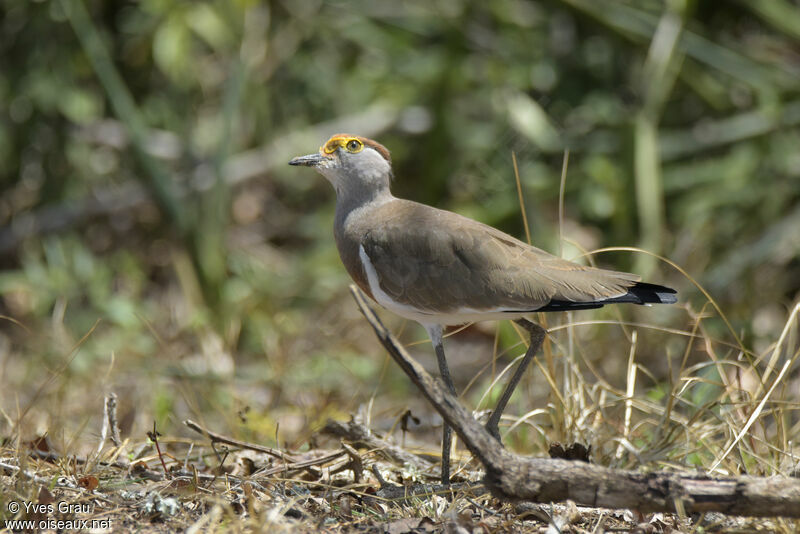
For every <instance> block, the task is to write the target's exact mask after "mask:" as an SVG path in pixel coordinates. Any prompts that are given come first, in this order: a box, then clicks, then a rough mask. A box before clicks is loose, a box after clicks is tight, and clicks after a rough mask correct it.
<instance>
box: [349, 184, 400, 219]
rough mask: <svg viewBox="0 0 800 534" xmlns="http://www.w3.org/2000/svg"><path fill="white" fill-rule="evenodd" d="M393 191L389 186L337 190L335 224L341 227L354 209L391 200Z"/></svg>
mask: <svg viewBox="0 0 800 534" xmlns="http://www.w3.org/2000/svg"><path fill="white" fill-rule="evenodd" d="M392 198H393V197H392V193H391V192H390V191H389V188H388V187H386V188H375V189H367V190H365V189H360V190H358V191H357V192H355V193H354V192H352V191H350V190H344V191H340V190H337V191H336V218H335V220H334V226H335V227H336V228H341V227H342V225H344V222H345V220H346V219H347V216H348V215H350V214H351V213H352V212H353V211H354V210H357V209H359V208H363V207H367V206H369V205H370V204H382V203H384V202H386V201H389V200H391V199H392Z"/></svg>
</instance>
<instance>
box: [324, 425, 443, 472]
mask: <svg viewBox="0 0 800 534" xmlns="http://www.w3.org/2000/svg"><path fill="white" fill-rule="evenodd" d="M322 432H324V433H325V434H331V435H333V436H336V437H339V438H344V439H346V440H347V441H349V442H351V443H354V444H356V445H358V446H361V447H365V448H367V449H372V450H376V451H380V452H381V453H382V454H383V455H385V456H386V457H387V458H388V459H389V460H390V461H392V462H395V463H397V464H400V465H405V464H410V465H418V466H422V467H424V468H427V467H429V466H430V465H431V462H430V461H428V459H427V458H423V457H421V456H417V455H416V454H411V453H409V452H407V451H405V450H403V449H402V448H401V447H398V446H397V445H392V444H391V443H389V442H388V441H386V440H383V439H381V438H379V437H377V436H376V435H375V434H373V433H372V432H370V430H369V429H368V428H367V427H366V426H364V425H363V424H361V423H360V422H359V421H357V420H356V419H352V418H351V419H350V421H348V422H347V423H342V422H339V421H333V420H329V421H328V422H327V423H325V427H324V428H323V429H322Z"/></svg>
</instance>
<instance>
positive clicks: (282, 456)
mask: <svg viewBox="0 0 800 534" xmlns="http://www.w3.org/2000/svg"><path fill="white" fill-rule="evenodd" d="M183 424H184V425H186V426H188V427H189V428H191V429H192V430H194V431H195V432H198V433H200V434H203V435H204V436H206V437H207V438H208V439H210V440H211V443H224V444H225V445H232V446H234V447H239V448H240V449H247V450H251V451H256V452H263V453H264V454H267V455H269V456H272V457H273V458H277V459H279V460H283V461H285V462H296V461H297V460H295V459H294V458H292V457H291V456H290V455H288V454H286V453H285V452H283V451H281V450H279V449H273V448H272V447H265V446H264V445H258V444H257V443H249V442H247V441H240V440H238V439H234V438H231V437H228V436H223V435H222V434H217V433H216V432H213V431H211V430H208V429H207V428H205V427H202V426H200V425H199V424H197V423H195V422H194V421H192V420H191V419H186V420H185V421H184V422H183Z"/></svg>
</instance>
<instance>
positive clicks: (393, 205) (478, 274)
mask: <svg viewBox="0 0 800 534" xmlns="http://www.w3.org/2000/svg"><path fill="white" fill-rule="evenodd" d="M289 165H295V166H306V167H312V168H314V169H315V170H316V171H317V172H319V173H320V174H322V175H323V176H324V177H325V178H326V179H327V180H328V181H329V182H330V183H331V185H333V188H334V190H335V192H336V212H335V216H334V224H333V235H334V239H335V241H336V246H337V248H338V251H339V256H340V258H341V260H342V263H343V264H344V267H345V269H346V270H347V272H348V273H349V275H350V277H351V278H352V279H353V281H354V282H355V283H356V285H358V287H359V288H361V290H362V291H364V292H365V293H366V294H367V295H369V296H370V297H371V298H372V299H373V300H374V301H375V302H377V303H378V304H379V305H380V306H382V307H383V308H385V309H387V310H389V311H391V312H393V313H395V314H397V315H399V316H401V317H404V318H406V319H410V320H413V321H416V322H418V323H419V324H421V325H422V326H423V327H424V328H425V330H426V331H427V333H428V336H429V337H430V339H431V342H432V344H433V347H434V351H435V353H436V358H437V363H438V367H439V373H440V376H441V379H442V381H443V382H444V384H445V386H446V387H447V389H448V390H449V391H450V392H451V393H453V394H455V386H454V384H453V380H452V378H451V375H450V369H449V367H448V365H447V360H446V358H445V353H444V345H443V340H442V333H443V330H444V328H445V327H447V326H452V325H461V324H466V323H472V322H478V321H485V320H505V319H509V320H514V321H516V322H517V323H519V324H520V325H522V326H523V327H524V328H525V329H526V330H528V332H529V334H530V344H529V346H528V349H527V351H526V353H525V356H524V357H523V358H522V360H521V361H520V364H519V365H518V366H517V369H516V371H515V372H514V374H513V375H512V377H511V378H510V380H509V382H508V384H507V386H506V388H505V390H504V392H503V394H502V395H501V397H500V400H499V401H498V403H497V406H496V407H495V410H494V411H493V413H492V414H491V415H490V417H489V420H488V422H487V423H486V428H487V430H488V431H489V432H490V433H491V434H492V436H494V437H495V438H496V439H497V440H498V441H500V433H499V429H498V426H499V422H500V417H501V415H502V412H503V410H504V409H505V407H506V405H507V403H508V401H509V399H510V398H511V394H512V393H513V391H514V389H515V388H516V386H517V384H518V383H519V380H520V379H521V378H522V375H523V373H524V371H525V369H526V368H527V367H528V365H529V364H530V362H531V361H532V359H533V356H534V354H535V353H536V352H537V351H538V350H539V348H540V346H541V345H542V343H543V342H544V339H545V335H546V333H545V331H544V329H542V328H541V327H540V326H538V325H536V324H535V323H533V322H531V321H529V320H528V319H527V318H526V317H527V316H530V315H531V314H533V313H536V312H555V311H570V310H584V309H593V308H600V307H602V306H605V305H607V304H619V303H632V304H642V305H650V304H673V303H675V302H677V292H676V291H675V290H674V289H672V288H669V287H666V286H662V285H658V284H650V283H645V282H642V281H641V277H639V276H638V275H635V274H632V273H626V272H619V271H610V270H605V269H599V268H594V267H589V266H585V265H580V264H577V263H574V262H571V261H568V260H565V259H562V258H560V257H557V256H554V255H552V254H550V253H548V252H546V251H544V250H541V249H539V248H536V247H534V246H532V245H529V244H527V243H525V242H523V241H520V240H518V239H516V238H515V237H512V236H511V235H508V234H506V233H504V232H502V231H500V230H498V229H496V228H493V227H491V226H489V225H486V224H483V223H481V222H478V221H475V220H473V219H470V218H467V217H464V216H462V215H459V214H457V213H453V212H450V211H445V210H442V209H438V208H435V207H432V206H428V205H425V204H420V203H418V202H414V201H411V200H405V199H401V198H397V197H395V196H393V195H392V193H391V188H390V186H391V182H392V180H393V178H394V175H393V172H392V159H391V155H390V153H389V150H387V149H386V147H384V146H383V145H381V144H380V143H378V142H377V141H374V140H372V139H368V138H366V137H362V136H358V135H351V134H343V133H340V134H335V135H333V136H332V137H331V138H330V139H328V141H327V142H325V144H324V145H322V146H321V147H320V148H319V150H318V152H316V153H313V154H308V155H305V156H298V157H295V158H293V159H292V160H291V161H289ZM451 440H452V430H451V429H450V428H449V427H448V425H447V424H446V423H444V425H443V430H442V467H441V471H440V473H441V481H442V484H445V485H447V484H449V482H450V449H451Z"/></svg>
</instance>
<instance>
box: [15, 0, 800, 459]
mask: <svg viewBox="0 0 800 534" xmlns="http://www.w3.org/2000/svg"><path fill="white" fill-rule="evenodd" d="M0 5H2V19H0V55H1V56H2V69H0V104H1V105H0V188H2V192H1V193H0V294H1V298H0V315H2V319H1V320H0V391H1V392H0V409H1V410H2V414H3V417H2V419H0V435H3V436H10V435H16V434H20V435H22V436H24V437H25V439H30V438H31V437H33V436H36V435H41V434H42V433H45V432H48V433H49V435H50V437H51V439H53V440H55V441H56V442H57V443H58V444H59V445H60V446H61V447H63V448H64V449H65V450H70V448H73V449H75V450H78V449H80V447H81V446H82V444H86V443H96V439H97V435H98V432H99V430H98V429H99V426H100V420H101V414H102V399H103V396H104V395H105V394H106V393H107V392H109V391H115V392H116V393H117V394H119V395H120V410H121V412H120V413H121V417H122V421H121V422H122V425H123V433H124V434H125V435H128V436H138V437H139V438H142V439H143V433H144V431H145V430H148V429H151V428H152V424H153V421H154V420H155V421H156V422H157V424H158V426H159V428H160V429H161V430H162V432H173V433H182V432H184V430H182V425H181V424H180V421H181V420H182V419H184V418H186V417H192V418H194V419H199V420H202V421H204V422H206V424H208V425H209V426H210V427H212V428H215V429H217V430H219V431H224V432H228V433H231V434H233V435H236V436H238V437H241V438H244V439H250V440H253V441H258V442H260V443H265V444H270V443H273V444H274V443H276V442H278V443H280V444H281V445H283V444H287V445H289V446H302V445H303V444H304V443H305V442H306V440H307V439H308V438H309V437H310V436H311V435H312V432H313V431H314V430H315V429H317V428H319V426H320V425H321V424H322V423H323V422H324V421H325V419H327V418H328V417H338V418H346V417H347V416H348V415H349V414H350V413H353V412H356V411H358V410H359V409H361V410H365V411H366V413H368V415H369V416H370V417H371V418H372V424H373V426H375V427H376V428H381V429H383V430H387V429H389V428H390V427H391V426H392V424H393V421H396V418H397V417H398V416H399V414H402V413H403V411H405V409H406V408H411V409H412V411H414V413H417V414H423V415H422V416H421V417H422V419H421V423H420V424H419V427H420V429H421V430H420V432H424V431H425V429H426V428H428V427H427V426H426V425H434V424H435V423H436V418H435V417H434V416H432V415H430V414H429V413H428V412H427V411H426V410H428V409H427V408H426V407H425V405H424V403H423V402H422V401H421V399H418V398H417V397H418V395H416V394H415V392H414V391H413V389H412V386H411V385H410V384H409V383H408V382H407V380H406V378H405V377H404V376H402V374H401V372H400V371H399V370H398V369H396V368H395V366H394V364H392V363H391V362H388V361H387V359H386V357H385V355H384V352H383V350H382V349H381V348H380V346H379V345H378V344H377V342H376V341H375V340H374V339H373V336H372V333H371V331H370V330H369V328H368V326H367V325H366V324H365V322H364V321H363V319H362V318H361V317H360V315H359V313H358V311H357V309H356V307H355V305H354V303H353V301H352V299H351V297H350V295H349V293H348V289H347V288H348V284H349V278H348V277H347V274H346V273H345V271H344V269H343V267H342V266H341V264H340V261H339V258H338V254H337V251H336V249H335V246H334V243H333V239H332V224H333V210H334V193H333V191H332V189H331V188H330V186H329V184H328V183H327V182H326V181H325V180H324V179H323V178H322V177H321V176H318V175H316V174H314V173H313V172H312V171H310V170H307V169H297V168H292V167H289V166H287V165H286V163H287V161H288V160H289V159H290V158H291V157H292V156H296V155H302V154H307V153H310V152H314V151H316V150H317V147H319V146H320V145H321V144H322V143H323V142H324V141H325V140H326V139H327V138H328V137H329V136H330V135H331V134H334V133H337V132H340V131H343V132H348V133H354V134H360V135H364V136H368V137H373V138H375V139H377V140H378V141H379V142H381V143H382V144H384V145H386V146H387V147H388V148H389V150H390V151H391V152H392V158H393V162H394V168H395V175H396V180H395V184H394V193H395V194H396V195H397V196H401V197H405V198H410V199H413V200H417V201H420V202H424V203H428V204H433V205H436V206H438V207H442V208H446V209H450V210H454V211H457V212H459V213H462V214H464V215H467V216H470V217H473V218H476V219H478V220H480V221H482V222H485V223H488V224H491V225H494V226H497V227H499V228H501V229H503V230H505V231H507V232H510V233H512V234H513V235H515V236H518V237H520V238H522V239H525V231H524V227H523V217H522V213H521V208H520V196H519V194H518V190H517V185H516V181H515V172H514V164H513V161H512V153H513V154H514V155H515V157H516V160H517V163H518V171H519V180H520V190H521V193H522V200H524V209H525V214H526V215H527V219H528V221H529V224H530V231H531V239H532V241H533V242H534V243H536V244H537V245H538V246H540V247H541V248H544V249H546V250H549V251H551V252H553V253H555V254H559V253H560V254H563V255H564V256H565V257H568V258H573V259H574V258H578V257H582V260H581V261H587V257H586V256H582V255H583V254H584V253H585V252H587V251H591V250H595V249H599V248H602V247H611V246H619V247H640V248H642V249H645V250H647V251H649V252H651V253H653V254H657V255H661V256H664V257H666V258H669V260H670V261H671V262H674V264H675V265H677V266H680V268H681V269H683V271H684V272H685V273H686V274H684V273H681V272H680V270H679V269H676V268H675V267H673V266H671V265H670V264H668V263H666V262H663V261H660V260H658V259H657V258H655V257H654V256H650V255H648V254H643V253H636V252H631V251H610V252H603V253H599V254H595V255H592V256H590V258H591V261H593V262H596V263H597V264H599V265H602V266H604V267H610V268H616V269H624V270H636V272H638V273H640V274H642V275H643V276H644V277H646V278H647V279H648V280H651V281H654V282H661V283H664V284H667V285H670V286H672V287H675V288H677V289H678V290H679V293H680V300H681V305H680V306H677V307H671V308H669V309H666V308H665V307H661V308H651V309H638V308H637V309H631V308H632V307H628V308H618V309H616V310H605V309H604V310H601V311H592V312H580V313H578V314H575V316H572V317H567V316H564V317H560V316H553V315H550V316H548V317H547V320H548V321H549V324H550V326H554V325H557V324H564V323H566V322H567V321H570V320H571V321H591V320H596V319H599V320H603V319H613V320H620V319H624V320H626V321H638V322H640V323H647V324H649V325H653V326H654V328H651V329H644V330H642V331H641V332H639V336H638V345H637V358H639V361H640V362H641V364H642V365H643V366H645V367H646V368H647V369H649V373H650V375H649V376H647V377H645V378H644V379H643V380H644V381H643V382H642V384H643V385H644V387H645V389H648V390H654V391H655V390H657V389H658V387H659V384H664V383H666V382H668V381H669V380H670V379H671V376H670V373H673V374H674V372H675V369H676V368H677V367H678V364H679V363H680V360H681V358H684V357H685V359H686V361H688V362H692V361H703V360H708V358H709V353H710V352H709V346H708V344H706V345H704V344H703V343H700V344H698V345H696V346H695V345H692V344H690V343H688V342H687V339H686V337H685V336H682V335H675V334H670V333H669V332H667V331H666V330H664V329H666V328H671V329H677V330H680V331H684V332H685V331H692V332H696V331H702V332H703V333H704V335H705V336H707V339H714V340H719V341H720V343H721V344H720V345H718V346H716V347H717V349H719V350H718V352H717V353H715V354H713V357H719V358H726V357H730V358H736V357H739V356H741V352H742V351H741V347H742V345H741V344H740V340H741V343H742V344H743V346H746V347H748V348H749V349H751V350H752V351H754V352H755V353H756V354H758V353H759V352H760V351H764V350H765V349H766V348H768V347H769V346H770V344H771V343H773V342H774V341H775V340H776V339H777V337H778V336H779V335H780V332H781V330H782V328H783V327H784V324H785V323H786V320H787V316H788V312H789V310H790V309H791V308H792V306H793V305H794V303H796V302H797V300H798V295H799V293H800V261H798V251H799V250H800V203H798V200H800V3H798V2H797V1H794V0H771V1H770V2H750V1H747V0H741V1H736V0H730V1H717V2H696V1H691V0H685V1H682V0H674V1H656V0H643V1H641V0H640V1H635V2H634V1H622V0H620V1H612V0H605V1H596V0H560V1H559V0H552V1H547V0H540V1H522V0H497V1H492V2H478V1H468V0H424V1H417V0H411V1H408V2H390V1H367V0H364V1H329V2H323V1H321V0H283V1H261V2H259V1H256V0H239V1H230V0H217V1H192V2H187V1H178V0H143V1H139V2H132V1H115V2H108V1H103V0H64V1H55V0H52V1H21V0H2V1H0ZM567 149H568V150H569V162H568V166H567V170H566V181H565V188H564V194H563V208H564V212H563V222H562V223H561V224H560V223H559V205H560V203H559V188H560V185H561V173H562V168H563V164H564V153H565V150H567ZM687 275H688V276H687ZM692 279H694V280H695V281H696V282H697V283H699V284H700V285H702V287H703V288H704V289H705V290H706V291H707V292H708V293H709V294H710V295H711V296H712V297H713V298H714V299H715V300H716V302H717V304H718V305H719V308H720V310H722V311H723V312H724V314H725V315H726V316H727V319H728V321H729V325H726V323H725V321H724V320H722V319H721V318H720V314H719V311H718V310H715V309H714V308H713V306H711V305H709V301H708V299H707V297H706V296H704V295H703V293H702V292H701V291H700V290H699V289H698V288H697V287H696V286H695V284H694V283H693V281H692ZM383 316H384V317H385V318H386V319H387V321H388V322H389V324H390V325H391V327H392V328H393V330H394V331H395V332H397V333H398V334H399V335H400V336H401V339H402V340H403V341H404V342H406V343H408V344H409V345H410V347H411V348H412V349H413V350H414V351H415V353H417V354H418V355H419V356H420V358H421V360H422V361H424V362H425V364H426V365H427V366H429V368H435V365H434V364H433V360H432V357H431V349H430V345H429V344H426V343H423V342H422V341H423V340H424V339H425V335H424V332H423V331H422V330H421V329H419V328H418V327H417V326H416V325H413V324H405V323H403V322H402V321H400V320H399V319H396V318H393V317H391V316H390V315H389V314H386V313H384V314H383ZM701 319H702V320H701ZM794 331H795V334H796V326H795V328H794ZM575 335H576V336H577V339H578V340H579V341H575V343H578V342H579V343H580V346H581V347H582V349H581V350H582V354H583V358H584V359H585V361H586V362H587V363H588V364H590V369H591V373H589V372H588V371H587V372H586V374H587V375H589V376H590V378H589V380H590V382H591V381H596V380H598V378H597V377H598V376H600V377H602V379H603V380H607V381H608V383H610V384H612V385H614V386H624V383H625V366H626V362H627V359H628V352H629V348H630V347H629V345H630V344H629V343H628V342H627V341H625V340H626V336H628V335H629V332H626V331H625V329H624V328H620V327H617V326H608V325H586V326H582V327H578V328H576V329H575ZM737 338H738V339H737ZM573 341H574V340H573V338H571V337H570V338H569V339H567V337H564V338H563V340H562V341H561V342H563V343H564V344H567V343H573ZM554 343H555V344H556V345H557V344H558V343H559V341H558V338H556V339H555V340H554ZM726 343H727V344H728V345H726ZM519 344H520V337H519V336H518V335H517V334H516V333H515V332H514V330H513V329H512V328H511V327H510V326H508V325H496V324H493V323H490V324H486V325H479V326H477V327H473V328H470V329H468V330H467V331H465V332H462V333H461V334H458V335H454V336H453V337H451V338H450V339H449V340H448V346H449V347H452V348H450V349H448V355H450V358H451V366H452V367H453V368H455V369H456V370H457V375H456V381H457V382H458V384H459V387H460V388H464V387H465V386H466V385H467V383H468V382H469V381H470V379H471V378H473V377H476V376H477V383H476V384H474V385H472V386H471V387H470V389H469V391H468V392H467V393H466V394H465V395H464V399H465V402H467V403H468V404H469V405H471V407H475V406H478V402H479V401H480V399H481V398H482V394H483V392H484V391H485V390H486V387H487V385H488V383H489V380H490V379H491V373H494V372H496V371H497V369H495V366H492V368H491V369H487V368H486V366H487V364H489V365H491V362H490V356H491V354H492V353H493V351H494V350H495V347H497V349H496V351H497V352H499V353H504V351H510V354H511V356H516V355H518V354H519V353H521V352H522V348H521V347H520V346H519ZM570 346H571V345H570ZM553 350H554V352H555V353H556V358H557V357H558V354H560V352H559V350H558V347H556V348H554V349H553ZM711 352H713V351H711ZM675 359H677V361H678V364H674V367H673V364H672V363H670V362H672V361H673V360H675ZM509 361H510V358H509V357H507V356H503V357H502V358H501V359H500V360H499V361H498V362H497V363H496V365H497V368H501V367H502V366H504V365H505V364H507V363H508V362H509ZM591 375H594V378H591ZM672 378H674V377H672ZM537 380H538V382H537ZM529 382H530V383H529V386H528V391H527V392H523V393H522V395H524V398H523V400H524V402H517V403H516V404H514V406H512V409H511V410H512V411H513V410H514V409H516V411H517V412H519V413H524V412H526V411H528V410H532V409H533V408H534V407H536V406H543V404H537V402H539V400H536V399H537V395H539V396H541V394H542V393H543V392H542V391H541V390H540V389H537V385H536V384H539V383H541V379H537V378H536V377H533V378H530V380H529ZM537 392H538V393H537ZM544 393H546V392H544ZM656 397H657V396H656ZM544 402H546V399H544ZM364 406H367V407H368V408H369V409H366V408H364ZM483 406H484V405H483V404H482V405H481V407H483ZM540 428H543V429H544V432H545V433H546V434H547V433H548V432H550V430H548V428H550V427H548V424H547V423H546V422H541V423H540ZM553 432H554V434H553V435H550V434H548V438H550V439H555V438H561V439H565V438H569V437H570V430H569V428H561V430H559V431H558V432H555V431H553ZM420 435H423V434H420ZM429 436H430V439H428V441H430V442H431V448H432V449H433V450H435V448H436V447H437V445H436V442H437V439H438V432H437V433H430V434H429ZM572 437H575V436H572ZM523 438H524V436H523V437H522V438H520V440H519V442H518V443H517V444H516V445H517V446H518V447H519V448H522V449H525V448H527V449H531V448H534V449H535V446H534V445H532V444H531V442H530V440H527V441H526V440H525V439H523ZM526 443H527V445H526Z"/></svg>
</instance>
